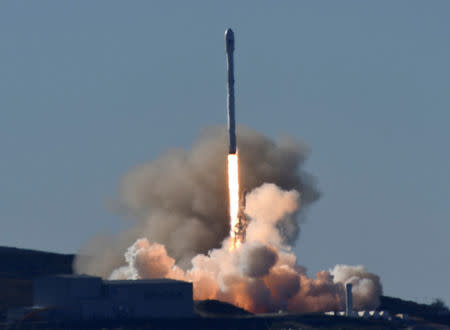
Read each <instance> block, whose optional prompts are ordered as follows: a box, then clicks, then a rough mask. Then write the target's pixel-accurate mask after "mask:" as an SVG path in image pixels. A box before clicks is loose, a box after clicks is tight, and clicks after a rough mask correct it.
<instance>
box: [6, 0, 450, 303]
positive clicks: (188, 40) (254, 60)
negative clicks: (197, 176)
mask: <svg viewBox="0 0 450 330" xmlns="http://www.w3.org/2000/svg"><path fill="white" fill-rule="evenodd" d="M449 12H450V2H448V1H371V2H369V1H356V0H355V1H208V0H205V1H56V0H55V1H27V2H24V1H1V2H0V152H1V156H0V157H1V158H0V223H1V231H0V245H8V246H16V247H23V248H35V249H42V250H49V251H57V252H67V253H68V252H70V253H72V252H76V251H77V249H78V248H79V247H80V246H81V245H82V244H83V243H84V242H86V241H87V240H88V239H89V238H91V237H92V236H93V235H95V234H98V233H101V232H116V231H118V230H119V229H120V228H121V227H123V226H124V224H123V222H122V221H121V219H120V218H119V217H118V216H116V215H114V214H112V213H111V212H110V211H108V202H109V201H110V200H112V199H114V198H115V196H116V191H117V184H118V180H119V179H120V177H121V176H122V175H123V174H124V173H125V172H127V171H128V170H129V169H130V168H131V167H133V166H135V165H136V164H139V163H142V162H144V161H147V160H151V159H154V158H156V157H158V155H160V154H162V153H164V151H165V150H167V149H168V148H172V147H189V146H190V145H191V143H192V142H193V140H194V139H195V137H196V136H197V135H198V134H199V132H201V130H202V128H204V127H205V126H207V125H211V124H213V125H214V124H221V125H222V124H223V125H226V113H225V77H226V75H225V52H224V40H223V33H224V30H225V28H227V27H232V28H233V29H234V31H235V34H236V56H235V67H236V80H237V82H236V88H237V93H236V111H237V120H238V122H239V123H240V124H244V125H247V126H250V127H252V128H254V129H257V130H259V131H261V132H264V133H265V134H267V135H268V136H271V137H277V136H279V135H291V136H294V137H295V138H297V139H299V140H303V141H306V142H307V143H308V144H309V145H310V146H311V149H312V154H311V157H310V159H309V161H308V163H307V169H308V170H309V171H310V172H312V173H313V174H314V175H315V176H317V179H318V182H319V186H320V190H321V191H322V192H323V198H322V199H321V200H320V201H319V202H317V203H316V204H315V205H314V206H312V208H311V210H310V212H309V214H308V218H307V223H306V224H304V225H303V227H302V234H301V238H300V241H299V243H298V245H297V247H296V253H297V255H298V257H299V262H300V263H301V264H303V265H306V266H307V267H308V269H309V273H310V274H314V273H315V272H316V271H318V270H320V269H328V268H330V267H332V266H333V265H334V264H336V263H346V264H364V265H366V267H367V268H368V270H369V271H372V272H375V273H377V274H379V275H380V276H381V278H382V282H383V284H384V290H385V294H387V295H393V296H399V297H403V298H413V299H417V300H419V301H423V300H426V299H431V298H438V297H439V298H443V299H444V301H445V302H446V303H447V304H449V303H450V286H449V283H448V281H449V278H450V243H449V237H450V217H449V214H450V173H449V169H450V153H449V148H448V143H449V141H450V130H449V121H450V93H449V87H450V79H449V77H450V65H449V59H450V34H449V31H450V20H449V19H448V17H449V16H448V14H449Z"/></svg>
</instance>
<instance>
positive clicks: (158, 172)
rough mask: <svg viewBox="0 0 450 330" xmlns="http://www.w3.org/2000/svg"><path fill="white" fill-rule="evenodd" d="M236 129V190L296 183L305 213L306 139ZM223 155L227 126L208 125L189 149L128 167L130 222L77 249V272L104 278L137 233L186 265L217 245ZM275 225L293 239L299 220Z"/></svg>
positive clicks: (223, 228) (123, 185)
mask: <svg viewBox="0 0 450 330" xmlns="http://www.w3.org/2000/svg"><path fill="white" fill-rule="evenodd" d="M237 133H238V141H239V170H240V186H241V191H243V192H249V191H251V190H253V189H254V188H256V187H258V186H260V185H262V184H263V183H267V182H268V183H276V184H277V185H278V186H279V187H280V188H282V189H285V190H291V189H295V190H296V191H298V192H300V193H301V194H302V212H303V211H304V210H306V208H307V207H308V205H310V204H311V203H313V202H314V201H316V200H317V199H318V198H319V192H318V190H317V188H316V184H315V180H314V178H313V177H312V176H311V175H310V174H308V173H307V172H306V171H304V170H303V169H302V166H303V163H304V161H305V160H306V158H307V155H308V153H309V148H308V147H307V146H306V145H302V144H299V143H296V142H294V141H293V140H291V139H288V138H284V139H280V140H278V141H272V140H270V139H268V138H267V137H265V136H263V135H262V134H260V133H258V132H256V131H254V130H252V129H249V128H246V127H239V128H238V132H237ZM226 156H227V132H226V130H225V129H223V128H221V127H220V128H218V127H212V128H209V129H206V130H205V131H204V133H203V135H202V136H201V137H200V138H199V139H198V140H197V141H196V142H195V144H194V145H193V147H192V149H191V150H182V149H174V150H170V151H168V152H167V153H166V154H165V155H163V156H161V157H160V158H158V159H156V160H154V161H151V162H148V163H145V164H141V165H138V166H136V167H135V168H134V169H132V170H131V171H130V172H129V173H127V174H126V175H125V176H124V177H123V178H122V179H121V181H120V185H119V205H120V209H121V210H122V211H123V212H125V213H126V216H128V217H130V218H131V220H130V221H131V222H132V223H131V228H130V229H129V230H127V231H125V232H123V233H121V234H120V235H118V236H116V237H108V236H102V237H98V238H94V239H93V240H92V241H91V242H89V243H88V244H87V245H86V246H84V247H83V248H82V249H81V250H80V252H79V253H78V257H77V258H76V261H75V269H76V271H77V272H80V273H87V274H95V275H99V276H103V277H108V276H109V274H110V273H111V272H112V271H113V270H114V269H116V268H117V267H118V266H120V265H121V264H123V262H124V260H123V252H124V251H125V250H126V249H127V248H128V247H129V246H131V245H132V244H133V243H134V242H135V241H136V240H137V239H138V238H141V237H147V238H148V239H149V240H150V241H151V242H157V243H159V244H162V245H164V246H165V248H166V249H167V252H168V253H169V255H170V256H172V257H173V258H175V260H176V261H177V265H180V266H182V267H183V268H187V267H189V266H190V264H191V259H192V258H193V257H194V256H196V255H197V254H199V253H207V252H208V251H209V250H211V249H213V248H218V247H219V246H220V243H221V242H222V241H223V239H224V238H225V237H227V236H228V233H229V229H230V228H229V219H228V191H227V185H226V182H227V180H226V176H227V172H226V171H227V168H226V166H227V162H226ZM295 216H296V215H294V218H295ZM279 226H280V228H283V235H282V239H283V240H285V241H286V242H289V243H290V244H293V243H294V242H295V240H296V238H297V236H298V234H299V230H300V228H299V224H298V222H297V221H296V219H287V220H285V221H281V222H280V223H279Z"/></svg>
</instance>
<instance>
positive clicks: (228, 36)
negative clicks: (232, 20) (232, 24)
mask: <svg viewBox="0 0 450 330" xmlns="http://www.w3.org/2000/svg"><path fill="white" fill-rule="evenodd" d="M225 46H226V49H227V52H230V51H231V52H232V51H233V50H234V33H233V30H231V29H226V30H225Z"/></svg>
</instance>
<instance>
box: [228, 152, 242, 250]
mask: <svg viewBox="0 0 450 330" xmlns="http://www.w3.org/2000/svg"><path fill="white" fill-rule="evenodd" d="M228 192H229V208H230V210H229V211H230V237H231V239H232V245H231V247H230V248H231V249H233V248H235V247H238V246H239V245H240V243H241V237H242V235H241V233H240V226H239V168H238V155H237V153H236V154H229V155H228Z"/></svg>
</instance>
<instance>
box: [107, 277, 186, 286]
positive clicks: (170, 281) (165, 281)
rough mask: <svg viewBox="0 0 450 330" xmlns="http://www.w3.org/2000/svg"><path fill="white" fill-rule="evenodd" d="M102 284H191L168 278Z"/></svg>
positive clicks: (112, 281) (109, 281) (116, 281)
mask: <svg viewBox="0 0 450 330" xmlns="http://www.w3.org/2000/svg"><path fill="white" fill-rule="evenodd" d="M103 283H105V284H107V285H124V284H125V285H127V284H133V285H138V284H190V285H192V283H191V282H185V281H179V280H173V279H170V278H151V279H144V280H108V281H103Z"/></svg>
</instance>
